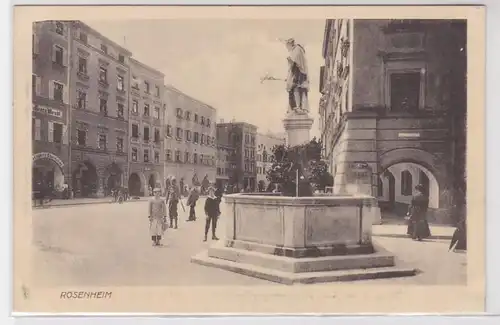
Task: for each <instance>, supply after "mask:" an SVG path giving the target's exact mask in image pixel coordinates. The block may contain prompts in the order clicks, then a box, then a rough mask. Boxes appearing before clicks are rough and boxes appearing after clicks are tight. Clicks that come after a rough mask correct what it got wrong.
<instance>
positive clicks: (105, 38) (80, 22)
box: [73, 20, 132, 56]
mask: <svg viewBox="0 0 500 325" xmlns="http://www.w3.org/2000/svg"><path fill="white" fill-rule="evenodd" d="M73 23H74V24H76V25H78V26H80V27H82V28H83V29H85V30H86V31H87V32H90V33H92V34H94V35H96V36H98V37H99V38H101V39H104V40H106V42H108V43H109V44H111V45H113V46H114V47H116V48H118V49H119V50H120V51H121V52H123V53H124V54H126V55H128V56H132V52H130V51H129V50H127V49H126V48H124V47H123V46H121V45H120V44H118V43H116V42H114V41H112V40H111V39H109V38H107V37H106V36H104V35H102V34H101V33H99V32H98V31H97V30H96V29H94V28H92V27H90V26H89V25H88V24H86V23H84V22H83V21H81V20H75V21H74V22H73Z"/></svg>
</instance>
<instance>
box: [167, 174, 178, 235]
mask: <svg viewBox="0 0 500 325" xmlns="http://www.w3.org/2000/svg"><path fill="white" fill-rule="evenodd" d="M180 198H181V197H180V190H179V188H178V187H177V181H176V179H175V178H172V180H171V184H170V188H169V190H168V192H167V197H166V198H165V202H167V204H168V216H169V218H170V228H174V229H177V221H178V219H179V213H178V211H177V206H178V204H179V200H180Z"/></svg>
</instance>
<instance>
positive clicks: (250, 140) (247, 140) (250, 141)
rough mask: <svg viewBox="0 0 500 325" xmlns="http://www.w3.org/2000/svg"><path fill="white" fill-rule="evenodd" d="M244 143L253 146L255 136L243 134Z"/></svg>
mask: <svg viewBox="0 0 500 325" xmlns="http://www.w3.org/2000/svg"><path fill="white" fill-rule="evenodd" d="M245 143H246V144H250V145H252V146H255V136H254V135H250V134H248V133H247V134H245Z"/></svg>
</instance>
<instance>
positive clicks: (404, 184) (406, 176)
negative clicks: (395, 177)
mask: <svg viewBox="0 0 500 325" xmlns="http://www.w3.org/2000/svg"><path fill="white" fill-rule="evenodd" d="M412 188H413V179H412V176H411V173H410V172H409V171H408V170H404V171H402V172H401V195H404V196H409V195H412V192H413V191H412Z"/></svg>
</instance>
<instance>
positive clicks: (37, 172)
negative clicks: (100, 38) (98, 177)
mask: <svg viewBox="0 0 500 325" xmlns="http://www.w3.org/2000/svg"><path fill="white" fill-rule="evenodd" d="M69 44H70V29H69V26H68V24H67V23H65V22H61V21H43V22H35V23H34V24H33V34H32V56H33V63H32V64H33V68H32V88H31V98H32V143H33V148H32V150H33V158H32V159H33V162H32V185H33V186H35V185H36V184H37V183H42V184H44V185H45V186H48V187H50V188H53V189H62V187H63V185H64V184H68V182H70V179H71V178H70V175H71V168H70V164H69V160H70V152H69V143H68V139H69V137H68V124H69V121H70V105H69V97H68V92H69V76H70V68H69V62H70V58H69V46H70V45H69Z"/></svg>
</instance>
